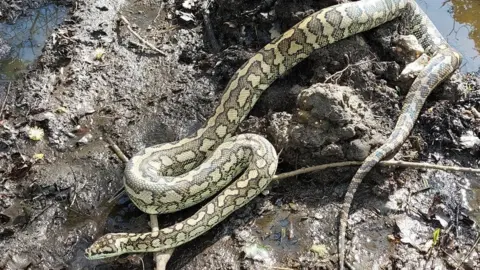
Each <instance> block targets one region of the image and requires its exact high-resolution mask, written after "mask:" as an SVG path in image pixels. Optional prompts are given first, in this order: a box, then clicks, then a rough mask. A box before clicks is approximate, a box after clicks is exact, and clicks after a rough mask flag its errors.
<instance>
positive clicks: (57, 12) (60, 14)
mask: <svg viewBox="0 0 480 270" xmlns="http://www.w3.org/2000/svg"><path fill="white" fill-rule="evenodd" d="M67 11H68V10H67V8H66V7H61V6H57V5H54V4H50V5H46V6H44V7H41V8H38V9H35V10H33V11H32V12H30V15H29V16H24V17H20V18H18V19H17V20H16V21H15V23H14V24H7V23H0V37H1V38H2V39H3V40H5V42H6V43H7V44H8V45H9V46H10V47H11V50H10V52H9V54H8V55H7V57H6V58H5V59H0V80H13V79H15V77H16V75H17V74H19V72H22V71H24V70H25V69H26V68H27V66H28V65H29V64H31V63H33V61H35V59H36V58H37V57H38V56H40V55H41V53H42V49H43V46H44V45H45V41H46V39H47V38H48V37H49V36H50V34H51V33H52V31H53V30H54V29H55V27H57V26H58V25H59V24H60V23H61V22H62V21H63V20H64V18H65V16H66V15H67Z"/></svg>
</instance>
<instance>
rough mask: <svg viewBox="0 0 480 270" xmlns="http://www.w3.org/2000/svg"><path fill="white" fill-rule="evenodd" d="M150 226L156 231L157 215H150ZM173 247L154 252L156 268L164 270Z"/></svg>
mask: <svg viewBox="0 0 480 270" xmlns="http://www.w3.org/2000/svg"><path fill="white" fill-rule="evenodd" d="M150 227H152V232H158V230H159V228H158V220H157V215H150ZM174 250H175V249H174V248H172V249H167V250H164V251H162V252H161V253H160V252H157V253H155V255H154V258H155V262H156V268H155V269H156V270H166V267H167V262H168V261H169V260H170V257H172V253H173V251H174Z"/></svg>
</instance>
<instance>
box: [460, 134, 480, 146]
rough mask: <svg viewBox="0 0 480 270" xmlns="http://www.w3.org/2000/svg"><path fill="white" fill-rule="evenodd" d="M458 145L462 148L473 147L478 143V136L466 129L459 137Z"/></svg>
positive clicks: (479, 140) (479, 139) (479, 142)
mask: <svg viewBox="0 0 480 270" xmlns="http://www.w3.org/2000/svg"><path fill="white" fill-rule="evenodd" d="M460 145H462V147H463V148H473V147H475V146H476V145H480V138H478V137H477V136H475V134H473V131H471V130H469V131H467V134H465V135H462V136H461V137H460Z"/></svg>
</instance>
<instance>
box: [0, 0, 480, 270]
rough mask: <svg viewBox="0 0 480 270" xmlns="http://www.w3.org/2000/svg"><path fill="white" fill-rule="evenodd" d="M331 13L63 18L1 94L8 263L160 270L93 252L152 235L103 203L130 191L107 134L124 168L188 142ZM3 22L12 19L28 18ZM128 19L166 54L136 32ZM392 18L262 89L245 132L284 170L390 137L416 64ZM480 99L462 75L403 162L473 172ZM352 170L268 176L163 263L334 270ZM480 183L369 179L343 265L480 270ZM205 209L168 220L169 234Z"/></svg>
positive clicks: (281, 7)
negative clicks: (107, 241)
mask: <svg viewBox="0 0 480 270" xmlns="http://www.w3.org/2000/svg"><path fill="white" fill-rule="evenodd" d="M334 3H335V1H295V2H292V1H283V0H277V1H244V2H241V1H233V0H221V1H220V0H217V1H215V2H214V3H212V5H210V6H209V7H208V13H207V12H206V9H205V7H204V6H203V4H202V3H200V2H198V1H162V2H153V1H113V0H100V1H93V0H86V1H81V2H74V3H70V4H68V5H67V6H65V8H66V9H68V12H67V17H65V21H64V22H63V24H61V25H59V26H58V27H57V28H55V29H54V30H53V32H52V34H51V35H50V36H49V37H48V38H47V39H46V45H45V47H44V48H43V50H42V54H41V56H40V57H39V59H38V60H37V61H36V62H34V63H33V64H31V65H30V66H29V68H28V70H27V71H25V72H23V73H22V74H20V78H19V79H17V80H14V81H6V82H2V84H1V85H2V87H3V89H4V90H2V91H0V101H3V100H5V104H6V105H5V106H4V107H2V109H3V110H2V112H1V114H0V116H1V117H0V250H1V252H0V268H2V269H3V268H4V269H144V268H145V269H153V262H152V256H151V254H138V255H131V256H122V257H121V258H119V259H116V260H103V261H88V260H87V259H86V258H85V257H84V250H85V248H87V247H88V246H89V245H90V244H91V243H92V242H93V241H94V240H95V239H97V238H98V237H99V236H101V235H103V234H105V233H108V232H145V231H149V230H150V229H149V226H148V216H147V215H146V214H144V213H142V212H140V211H139V210H137V209H136V208H135V207H134V205H133V204H132V203H131V202H130V201H129V200H128V198H127V197H125V196H123V197H120V198H119V199H117V200H114V202H113V203H109V202H108V200H109V199H111V198H112V197H113V196H114V195H115V192H116V191H118V190H119V189H120V188H121V187H122V177H123V167H124V166H123V164H122V162H121V161H120V160H119V159H118V158H117V157H116V155H115V154H114V153H113V152H112V151H111V150H110V149H109V148H108V144H107V143H106V138H111V139H112V140H114V141H115V142H116V143H117V144H118V145H119V147H120V148H121V149H122V150H123V151H124V152H125V153H126V154H127V156H131V155H133V154H134V153H136V152H137V151H139V150H141V149H143V148H145V147H148V146H151V145H153V144H158V143H164V142H170V141H174V140H176V139H179V138H182V137H185V136H186V135H188V134H190V133H192V132H194V131H195V130H197V129H198V128H199V127H200V126H201V124H202V123H204V122H205V121H206V119H208V117H209V116H210V115H211V113H212V112H213V109H214V107H215V104H217V102H218V101H219V99H220V97H221V94H222V91H223V88H224V87H225V85H226V83H227V82H228V80H229V79H230V78H231V76H232V75H233V73H234V72H235V71H236V69H237V68H239V67H240V66H241V65H242V64H243V63H244V62H245V61H246V60H247V59H248V58H249V57H250V56H252V55H253V53H254V52H255V51H257V50H258V49H260V48H261V47H262V46H263V45H264V44H266V43H267V42H268V41H270V40H271V39H272V38H273V37H274V36H276V35H278V34H280V33H282V32H284V31H285V30H287V29H288V28H289V27H291V26H292V25H293V24H295V23H296V22H298V21H299V20H301V19H302V18H304V17H305V16H307V15H309V14H311V13H313V11H314V10H319V9H321V8H323V7H326V6H329V5H331V4H334ZM453 3H454V1H452V4H453ZM19 5H20V7H21V10H22V9H23V8H25V9H27V8H30V7H37V6H34V5H33V4H31V3H30V4H26V3H24V4H19ZM31 5H32V6H31ZM0 8H3V7H2V6H0ZM0 11H1V12H2V16H4V17H2V18H7V19H12V18H14V17H16V16H17V15H18V14H20V13H12V12H11V11H10V10H8V12H7V11H6V9H5V8H3V9H0ZM12 14H13V15H12ZM121 15H123V16H124V17H125V18H127V19H128V21H129V22H130V25H131V26H132V28H133V29H134V30H135V31H137V32H138V33H139V34H140V35H141V36H142V37H143V38H144V39H146V40H148V41H150V43H152V44H153V45H154V46H156V48H158V50H160V51H161V53H160V52H158V51H155V50H152V49H151V48H149V47H148V46H147V45H145V44H143V43H142V42H141V41H139V40H138V39H137V38H136V37H135V36H134V35H132V33H131V32H130V31H129V30H128V29H127V27H126V25H125V23H123V22H122V21H121V20H120V16H121ZM18 16H19V15H18ZM399 23H400V21H399V20H396V21H394V22H391V23H388V24H386V25H384V26H382V27H380V28H378V29H375V30H372V31H369V32H367V33H364V34H359V35H356V36H354V37H351V38H347V39H346V40H343V41H340V42H337V43H335V44H332V45H329V46H327V47H325V48H323V49H320V50H318V51H316V52H314V53H313V54H312V55H311V56H310V57H309V58H308V59H306V60H305V61H304V62H302V63H300V64H299V65H297V66H296V67H295V68H293V69H292V70H291V71H290V72H288V74H286V75H285V76H282V77H281V78H279V79H278V80H277V81H276V82H275V83H274V84H273V85H272V86H271V87H270V88H269V89H268V90H267V91H266V92H265V93H264V95H262V97H261V98H260V100H259V101H258V103H257V104H256V105H255V108H254V109H253V111H252V112H251V113H250V116H249V117H248V118H247V119H246V120H245V121H244V123H242V125H241V127H240V128H239V131H238V132H239V133H243V132H255V133H259V134H262V135H264V136H266V137H267V138H268V139H269V140H270V141H271V142H272V143H273V144H274V145H275V147H276V148H277V150H278V151H279V152H280V165H279V170H278V173H281V172H286V171H291V170H294V169H298V168H301V167H305V166H311V165H316V164H322V163H329V162H336V161H344V160H362V159H364V158H365V156H366V155H367V154H368V153H370V152H371V151H373V149H375V148H376V147H378V146H380V145H381V144H382V143H383V142H384V140H385V139H386V138H387V137H388V135H389V134H390V131H391V129H392V128H393V126H394V124H395V121H396V119H397V117H398V114H399V112H400V108H401V105H402V104H403V103H402V102H403V98H404V96H405V94H406V92H407V90H408V85H409V83H411V82H405V81H399V80H398V79H397V77H398V75H399V73H400V72H401V71H402V69H403V68H404V66H405V63H403V62H401V61H399V60H398V57H397V56H396V55H395V54H394V52H393V50H391V47H392V46H393V44H392V39H393V37H394V36H395V35H397V32H396V31H397V29H398V24H399ZM0 45H1V43H0ZM7 88H8V91H7ZM479 93H480V78H479V76H478V74H475V73H466V72H464V71H463V72H456V73H455V74H454V75H453V76H452V78H451V79H449V80H448V81H447V82H445V83H444V84H442V85H441V86H439V87H438V89H436V90H435V92H434V93H433V94H432V96H431V97H430V98H429V99H428V101H427V103H426V105H425V106H424V108H423V110H422V113H421V115H420V117H419V119H418V121H417V124H416V126H415V128H414V130H413V132H412V134H411V136H410V137H409V138H408V140H407V141H406V142H405V144H404V145H403V146H402V148H401V149H400V150H399V152H398V153H397V154H396V155H395V157H394V158H395V159H400V160H406V161H419V162H429V163H435V164H443V165H453V166H465V167H474V168H477V167H479V164H478V157H479V147H478V145H480V143H479V142H478V141H480V139H479V138H478V136H479V135H480V129H479V127H480V125H479V123H480V113H478V111H479V110H480V95H479ZM7 94H8V95H7ZM1 104H2V103H1V102H0V105H1ZM40 130H41V131H40ZM42 132H43V134H42ZM355 170H356V168H355V167H346V168H335V169H328V170H325V171H321V172H317V173H309V174H306V175H299V176H297V177H292V178H287V179H284V180H279V181H274V182H273V183H272V184H271V186H270V188H269V191H268V192H265V193H264V194H262V195H260V196H258V197H257V198H255V199H254V200H253V201H252V202H250V203H249V204H248V205H246V206H245V207H243V208H242V209H240V210H238V211H236V212H235V213H234V214H233V215H231V216H230V217H228V218H227V219H226V220H225V221H224V222H222V223H221V224H219V225H218V226H216V227H215V228H213V229H212V230H211V231H209V232H207V233H205V234H204V235H202V236H200V237H199V238H197V239H195V240H193V241H192V242H190V243H187V244H185V245H183V246H181V247H179V248H177V249H176V251H175V253H174V254H173V257H172V258H171V260H170V262H169V264H168V269H335V268H336V266H337V257H336V253H337V233H338V211H339V206H340V204H341V203H342V200H343V196H344V193H345V191H346V188H347V186H348V183H349V181H350V180H351V178H352V177H353V175H354V173H355ZM479 179H480V178H479V176H478V175H475V174H471V173H459V172H442V171H433V170H417V169H405V168H403V169H400V168H393V167H377V168H375V169H374V170H373V171H372V172H371V173H370V174H369V175H368V177H367V178H366V179H365V181H364V183H363V184H362V185H361V187H360V189H359V191H358V192H357V194H356V196H355V199H354V205H353V209H352V210H351V212H350V219H349V230H348V239H347V249H348V251H347V259H348V261H350V262H351V263H352V265H353V266H354V267H356V268H357V269H399V268H402V269H418V268H422V269H425V268H436V269H455V267H456V266H457V264H459V263H460V262H462V261H463V263H462V265H461V266H462V267H464V268H465V269H477V268H478V267H480V265H479V263H478V262H479V256H480V255H479V254H480V253H479V251H478V246H477V247H476V249H474V250H473V252H472V253H471V254H470V256H469V258H467V259H464V258H463V257H464V256H465V254H466V253H467V252H468V251H469V250H470V249H471V248H472V246H473V245H474V242H475V238H476V236H477V234H478V222H479V221H480V180H479ZM195 209H198V207H194V208H193V209H187V210H185V211H182V212H181V213H174V214H168V215H162V216H161V217H160V225H161V226H167V225H170V224H173V223H175V222H176V221H179V220H182V219H183V218H185V217H188V216H189V215H191V214H192V213H194V212H195ZM437 229H438V230H439V232H440V234H439V236H438V237H436V236H435V232H436V231H437V232H438V230H437Z"/></svg>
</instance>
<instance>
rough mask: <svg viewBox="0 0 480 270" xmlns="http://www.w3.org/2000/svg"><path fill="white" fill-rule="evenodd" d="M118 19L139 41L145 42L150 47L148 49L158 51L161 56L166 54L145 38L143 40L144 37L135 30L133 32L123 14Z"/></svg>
mask: <svg viewBox="0 0 480 270" xmlns="http://www.w3.org/2000/svg"><path fill="white" fill-rule="evenodd" d="M120 19H121V20H122V21H123V22H124V23H125V26H127V29H128V30H129V31H130V32H131V33H132V34H133V35H134V36H135V37H137V38H138V39H139V40H140V41H141V42H143V43H145V44H146V45H147V46H148V47H150V49H152V50H154V51H156V52H158V53H159V54H161V55H163V56H166V54H165V53H164V52H162V51H160V50H159V49H158V48H157V47H155V46H154V45H152V44H151V43H150V42H148V41H147V40H145V39H144V38H142V37H141V36H140V35H139V34H138V33H137V32H135V31H134V30H133V29H132V27H131V26H130V22H129V21H128V20H127V19H126V18H125V17H124V16H123V15H120Z"/></svg>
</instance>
